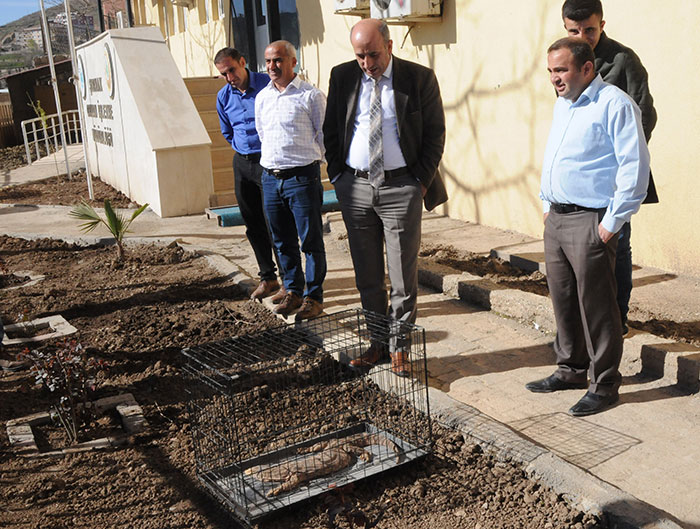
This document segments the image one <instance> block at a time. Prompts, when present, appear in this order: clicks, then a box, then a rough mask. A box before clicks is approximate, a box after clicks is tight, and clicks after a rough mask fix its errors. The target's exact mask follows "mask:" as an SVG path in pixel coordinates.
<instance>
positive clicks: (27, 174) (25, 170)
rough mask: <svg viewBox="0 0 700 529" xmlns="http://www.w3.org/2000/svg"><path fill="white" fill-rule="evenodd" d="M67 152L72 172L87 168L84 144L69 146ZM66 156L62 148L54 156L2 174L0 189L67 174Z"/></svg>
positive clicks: (51, 155)
mask: <svg viewBox="0 0 700 529" xmlns="http://www.w3.org/2000/svg"><path fill="white" fill-rule="evenodd" d="M66 151H67V154H68V165H69V166H70V170H71V172H73V171H76V170H78V169H82V168H84V167H85V157H84V156H83V144H82V143H78V144H75V145H68V146H67V147H66ZM65 156H66V155H65V154H64V152H63V148H61V149H60V150H59V151H57V152H55V153H53V154H49V155H48V156H44V157H43V158H40V159H38V160H36V161H35V162H34V163H33V164H31V165H25V166H24V167H18V168H17V169H13V170H11V171H4V172H0V188H2V187H5V186H11V185H17V184H24V183H27V182H33V181H35V180H43V179H44V178H49V177H51V176H58V175H62V174H66V158H65Z"/></svg>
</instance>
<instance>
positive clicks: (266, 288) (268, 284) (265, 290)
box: [250, 279, 280, 301]
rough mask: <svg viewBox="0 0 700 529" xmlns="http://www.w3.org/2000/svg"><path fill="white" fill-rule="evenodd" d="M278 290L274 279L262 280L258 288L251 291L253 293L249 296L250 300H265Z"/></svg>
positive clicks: (278, 287) (277, 284) (278, 285)
mask: <svg viewBox="0 0 700 529" xmlns="http://www.w3.org/2000/svg"><path fill="white" fill-rule="evenodd" d="M279 289H280V284H279V283H278V282H277V280H276V279H263V280H262V281H260V284H259V285H258V288H256V289H255V290H253V293H252V294H251V295H250V299H252V300H255V301H262V299H263V298H266V297H267V296H269V295H270V294H272V293H273V292H277V291H278V290H279Z"/></svg>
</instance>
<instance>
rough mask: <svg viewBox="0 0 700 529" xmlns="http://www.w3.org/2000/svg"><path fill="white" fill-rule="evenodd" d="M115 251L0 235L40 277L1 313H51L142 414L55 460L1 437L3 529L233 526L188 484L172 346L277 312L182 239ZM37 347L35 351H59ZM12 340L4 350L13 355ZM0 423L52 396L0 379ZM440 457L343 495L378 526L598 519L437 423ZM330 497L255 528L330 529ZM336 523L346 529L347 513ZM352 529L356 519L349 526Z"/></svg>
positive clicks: (176, 355)
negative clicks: (131, 430) (128, 431)
mask: <svg viewBox="0 0 700 529" xmlns="http://www.w3.org/2000/svg"><path fill="white" fill-rule="evenodd" d="M114 252H115V251H114V249H113V248H103V247H88V248H82V247H77V246H73V245H67V244H65V243H62V242H57V241H51V240H40V241H33V242H30V241H24V240H18V239H12V238H8V237H0V257H1V258H2V259H3V261H4V263H5V267H6V270H7V272H5V273H9V272H12V271H18V270H25V271H26V270H31V271H33V272H35V273H39V274H44V275H45V276H46V278H45V279H44V280H42V281H40V282H39V283H37V284H35V285H33V286H26V287H23V288H16V289H13V290H6V291H4V292H3V295H2V307H1V309H0V311H1V312H2V315H3V319H4V321H5V322H6V323H11V322H13V321H16V320H18V319H24V318H35V317H39V316H42V315H46V314H53V313H60V314H62V315H63V316H64V317H65V318H66V319H67V320H68V321H69V322H70V323H71V324H72V325H74V326H75V327H76V328H77V329H78V332H77V333H76V334H75V335H73V336H72V338H74V339H75V340H77V341H78V342H79V343H80V344H82V346H83V347H85V348H86V349H87V351H88V352H89V354H90V355H92V356H94V357H96V358H102V359H104V360H105V361H106V362H107V363H108V365H109V375H108V378H107V381H106V383H105V384H104V385H103V386H102V387H101V388H100V389H99V390H98V394H97V395H96V396H106V395H111V394H116V393H120V392H130V393H132V394H133V395H134V396H135V397H136V399H137V401H138V402H139V403H140V404H141V406H142V407H143V409H144V413H145V416H146V419H147V421H148V423H149V429H148V431H147V433H145V434H142V435H140V436H138V437H135V438H132V439H131V443H130V445H129V446H127V447H125V448H122V449H118V450H111V451H100V452H93V453H81V454H72V455H69V456H65V457H63V458H49V459H24V458H20V457H17V456H16V455H14V454H13V451H12V449H11V448H10V447H9V444H8V439H7V434H6V431H5V428H4V427H3V428H2V430H1V431H0V476H1V477H0V481H1V482H2V487H0V505H2V509H0V526H3V527H30V528H34V527H36V528H39V527H41V528H42V529H44V528H54V529H58V528H68V527H71V528H73V527H118V526H119V527H134V528H147V529H151V528H175V527H187V528H223V527H231V523H230V518H229V516H228V515H227V513H226V512H225V511H224V510H223V509H222V508H220V507H219V506H218V504H217V503H216V502H215V501H213V500H212V499H210V497H209V496H208V495H207V494H206V493H204V492H203V491H202V489H201V488H200V487H199V486H198V485H197V481H196V478H195V476H194V461H193V455H192V454H193V448H192V440H191V433H190V429H189V419H188V416H187V413H186V410H185V402H184V400H185V395H184V394H183V387H184V382H183V374H182V372H181V371H180V369H179V367H180V365H181V355H180V350H181V348H183V347H186V346H193V345H197V344H200V343H203V342H209V341H213V340H217V339H222V338H225V337H230V336H235V335H240V334H243V333H248V332H253V331H255V330H259V329H261V328H265V327H268V326H270V325H278V324H279V323H278V320H277V319H275V318H274V316H273V315H272V314H271V313H269V312H268V311H267V310H266V309H264V308H263V307H262V306H261V305H260V304H256V303H252V302H250V301H247V300H245V299H244V298H243V296H242V293H241V292H240V291H238V290H237V288H236V287H235V286H233V285H231V284H230V283H229V282H227V281H226V280H224V279H222V278H221V277H219V276H218V275H217V274H216V273H215V272H214V271H213V270H211V269H210V268H208V266H207V265H206V263H205V260H204V258H202V257H200V256H198V255H196V254H190V253H186V252H184V251H183V250H182V249H181V248H179V247H177V246H173V247H169V248H164V247H156V246H148V247H138V248H132V249H130V250H129V254H128V261H127V262H126V263H125V264H124V265H123V266H120V267H115V266H114V265H113V258H114ZM56 346H57V344H56V343H45V344H43V345H41V346H39V347H40V348H51V347H56ZM17 352H19V347H18V346H11V347H6V348H5V350H4V351H3V352H2V356H3V357H4V358H12V357H13V356H14V355H15V353H17ZM0 377H1V378H0V421H2V423H3V426H4V423H5V422H6V421H7V420H9V419H12V418H17V417H21V416H24V415H27V414H30V413H34V412H39V411H44V410H46V409H47V408H48V407H49V403H50V401H49V396H48V394H46V393H45V392H44V391H43V390H41V389H40V388H37V387H35V386H34V385H33V380H32V377H31V375H30V374H29V373H28V372H26V371H24V372H22V371H20V372H14V373H11V372H4V373H2V374H1V375H0ZM435 441H436V444H435V447H436V449H435V453H434V454H433V455H430V456H428V457H426V458H425V459H423V460H420V461H417V462H413V463H411V464H407V465H405V466H403V467H401V468H400V469H397V470H395V471H393V472H390V473H388V475H386V476H383V477H382V478H381V479H373V480H370V481H367V482H361V483H360V484H358V485H356V486H355V487H354V490H352V491H346V498H345V501H347V502H349V503H350V504H352V505H353V506H354V509H355V510H356V512H355V513H356V514H357V513H362V515H363V516H366V517H367V518H368V519H369V520H370V521H371V522H378V523H377V524H376V527H384V528H420V529H423V528H425V529H427V528H435V527H444V528H446V529H450V528H457V527H465V528H482V529H486V528H498V527H503V528H510V527H533V528H535V527H536V528H576V529H581V528H592V527H607V525H606V524H605V522H604V521H598V520H596V519H594V518H593V517H591V516H590V515H584V514H583V513H581V512H578V511H577V510H575V509H571V508H570V507H569V506H568V505H567V503H566V502H565V501H564V500H563V499H562V498H561V497H559V496H557V495H556V494H553V493H552V492H550V491H548V490H546V489H545V488H544V487H542V486H540V485H539V484H538V483H537V482H535V481H532V480H530V479H528V478H527V476H525V474H524V472H523V470H522V469H521V468H520V467H519V466H518V465H517V464H514V463H512V462H508V461H497V460H495V459H493V458H492V457H491V456H490V455H487V454H483V453H482V452H481V450H480V449H479V447H478V446H475V445H470V444H468V443H465V442H464V441H463V439H462V437H461V435H459V434H456V433H454V432H450V431H447V430H442V429H440V428H436V436H435ZM337 504H338V500H337V499H334V497H333V495H332V494H331V495H326V496H325V497H320V498H318V499H315V500H311V501H310V502H309V503H307V504H305V505H303V506H301V507H299V508H295V509H291V510H288V511H286V512H284V513H282V514H280V516H278V517H275V518H272V519H269V520H267V521H265V522H263V523H262V524H261V525H260V528H261V529H282V528H285V529H291V528H297V527H299V528H302V527H304V528H316V527H332V526H331V525H329V518H328V511H329V509H332V508H333V506H334V505H337ZM336 521H337V527H350V526H349V525H348V524H347V522H346V521H345V520H344V519H343V520H341V521H338V519H336ZM356 527H361V526H359V525H358V526H356Z"/></svg>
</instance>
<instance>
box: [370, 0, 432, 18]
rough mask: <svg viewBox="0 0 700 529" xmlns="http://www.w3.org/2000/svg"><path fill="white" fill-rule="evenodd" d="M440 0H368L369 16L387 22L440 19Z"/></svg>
mask: <svg viewBox="0 0 700 529" xmlns="http://www.w3.org/2000/svg"><path fill="white" fill-rule="evenodd" d="M441 3H442V2H441V0H370V16H371V17H372V18H383V19H385V20H387V21H388V22H401V21H406V22H411V21H421V22H427V21H430V20H436V21H439V20H440V19H441V12H440V4H441Z"/></svg>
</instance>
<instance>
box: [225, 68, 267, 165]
mask: <svg viewBox="0 0 700 529" xmlns="http://www.w3.org/2000/svg"><path fill="white" fill-rule="evenodd" d="M269 82H270V77H269V76H268V75H267V74H264V73H257V72H251V71H250V70H248V89H247V90H246V91H245V93H241V92H240V91H239V90H237V89H235V88H233V87H232V86H231V85H230V84H228V83H226V85H225V86H224V87H223V88H222V89H221V90H219V93H218V94H217V96H216V111H217V112H218V114H219V123H220V124H221V134H223V135H224V138H226V141H228V142H229V143H230V144H231V147H233V149H234V150H235V151H236V152H238V153H240V154H252V153H256V152H260V138H258V131H257V130H256V129H255V97H256V96H257V95H258V93H259V92H260V90H262V89H263V88H265V87H266V86H267V85H268V84H269Z"/></svg>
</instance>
